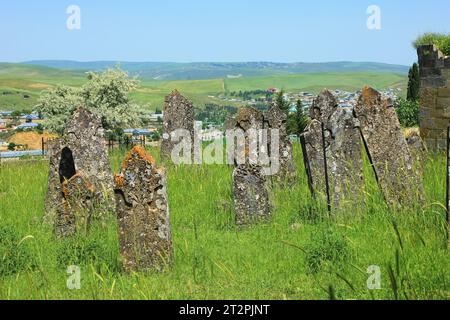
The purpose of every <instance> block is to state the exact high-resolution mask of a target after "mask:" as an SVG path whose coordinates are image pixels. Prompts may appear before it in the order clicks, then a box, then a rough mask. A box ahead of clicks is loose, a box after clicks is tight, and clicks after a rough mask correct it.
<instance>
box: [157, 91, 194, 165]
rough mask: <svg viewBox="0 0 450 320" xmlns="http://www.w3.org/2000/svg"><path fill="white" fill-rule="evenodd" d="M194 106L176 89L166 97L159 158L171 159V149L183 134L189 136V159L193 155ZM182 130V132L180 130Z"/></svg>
mask: <svg viewBox="0 0 450 320" xmlns="http://www.w3.org/2000/svg"><path fill="white" fill-rule="evenodd" d="M194 124H195V118H194V106H193V105H192V103H191V102H190V101H188V100H187V99H186V98H185V97H183V96H182V95H181V94H180V93H179V92H178V91H177V90H175V91H173V92H172V93H171V94H170V95H168V96H167V97H166V100H165V106H164V135H163V140H162V143H161V159H162V160H163V161H171V158H172V150H173V149H174V146H175V144H176V143H177V142H173V141H172V139H174V140H175V141H178V140H180V139H182V135H183V134H187V136H189V137H190V139H191V141H190V146H191V152H190V159H191V161H193V155H194V139H195V131H194ZM182 131H183V132H182Z"/></svg>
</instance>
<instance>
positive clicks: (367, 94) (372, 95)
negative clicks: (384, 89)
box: [361, 86, 380, 105]
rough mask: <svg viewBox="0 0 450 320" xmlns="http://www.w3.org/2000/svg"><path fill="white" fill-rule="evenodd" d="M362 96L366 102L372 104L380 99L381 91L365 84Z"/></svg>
mask: <svg viewBox="0 0 450 320" xmlns="http://www.w3.org/2000/svg"><path fill="white" fill-rule="evenodd" d="M361 97H362V99H363V102H364V104H367V105H372V104H374V103H375V102H376V101H377V100H378V99H379V97H380V93H379V92H378V91H376V90H375V89H373V88H371V87H368V86H365V87H364V88H363V89H362V94H361Z"/></svg>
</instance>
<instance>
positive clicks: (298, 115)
mask: <svg viewBox="0 0 450 320" xmlns="http://www.w3.org/2000/svg"><path fill="white" fill-rule="evenodd" d="M295 123H296V125H297V126H296V134H298V135H300V134H302V133H303V132H304V131H305V129H306V127H307V126H308V124H309V117H308V116H307V115H306V114H305V111H304V110H303V103H302V100H300V99H299V100H297V106H296V112H295Z"/></svg>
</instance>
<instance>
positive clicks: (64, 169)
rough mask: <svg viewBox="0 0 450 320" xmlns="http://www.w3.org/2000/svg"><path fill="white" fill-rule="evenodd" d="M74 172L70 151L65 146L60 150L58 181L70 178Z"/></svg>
mask: <svg viewBox="0 0 450 320" xmlns="http://www.w3.org/2000/svg"><path fill="white" fill-rule="evenodd" d="M76 173H77V172H76V170H75V162H74V160H73V155H72V151H71V150H70V149H69V148H67V147H66V148H64V149H63V150H62V151H61V160H60V162H59V181H60V182H61V183H63V182H64V181H65V180H69V179H70V178H72V177H73V176H74V175H75V174H76Z"/></svg>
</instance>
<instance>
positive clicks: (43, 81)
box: [0, 62, 407, 110]
mask: <svg viewBox="0 0 450 320" xmlns="http://www.w3.org/2000/svg"><path fill="white" fill-rule="evenodd" d="M100 65H101V63H100V62H99V63H98V67H99V66H100ZM104 66H105V67H106V66H107V65H104ZM122 67H123V66H122ZM99 68H100V67H99ZM93 69H95V68H93ZM99 70H101V68H100V69H99ZM253 70H256V69H254V68H253ZM233 71H235V69H233ZM85 72H86V70H82V69H73V70H72V69H58V68H53V67H48V66H36V65H27V64H11V63H0V110H24V109H25V110H31V109H32V107H33V106H34V105H36V104H37V102H38V98H39V95H40V93H41V92H42V91H43V90H46V89H49V88H51V87H54V86H56V85H68V86H75V87H77V86H81V85H82V84H83V83H84V82H85V81H86V74H85ZM255 72H256V71H255ZM260 72H266V73H267V74H266V75H263V76H253V77H247V76H242V77H228V76H226V77H218V78H213V79H195V80H161V79H158V80H155V79H151V78H150V79H149V78H145V77H142V76H140V77H139V78H140V80H141V86H140V88H139V89H138V90H137V91H136V92H134V93H132V98H133V99H135V100H136V101H137V102H138V103H141V104H143V105H146V106H148V109H149V110H155V109H156V108H160V109H161V108H162V107H163V104H164V97H165V96H166V95H167V94H169V93H170V92H171V91H172V90H174V89H178V90H179V91H181V92H182V93H183V94H184V95H185V96H186V97H188V98H189V99H190V100H192V101H193V102H194V104H195V105H196V106H197V107H202V106H203V105H204V104H205V103H215V104H218V105H224V104H226V105H235V106H239V105H241V104H239V103H235V102H230V101H223V100H220V99H219V98H218V96H219V95H220V94H222V93H225V92H231V91H235V92H237V91H246V90H247V91H250V90H256V89H262V90H265V89H267V88H269V87H277V88H280V89H284V90H287V91H291V92H295V91H310V92H312V93H318V92H319V91H320V90H322V89H324V88H328V89H343V90H348V91H356V90H359V89H361V88H362V87H363V86H364V85H370V86H372V87H374V88H376V89H384V88H386V87H394V88H401V89H403V92H405V90H404V89H405V87H406V84H407V77H406V75H404V74H402V73H396V72H374V71H365V72H362V71H353V72H327V73H326V72H318V73H303V74H291V73H288V72H284V73H283V72H281V73H273V72H274V71H273V69H272V71H268V69H264V68H262V69H261V71H260Z"/></svg>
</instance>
